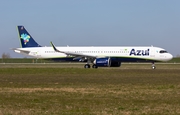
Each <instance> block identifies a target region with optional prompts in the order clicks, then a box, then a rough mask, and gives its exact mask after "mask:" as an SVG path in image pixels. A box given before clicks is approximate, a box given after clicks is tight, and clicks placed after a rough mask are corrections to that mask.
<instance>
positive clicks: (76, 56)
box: [51, 42, 97, 59]
mask: <svg viewBox="0 0 180 115" xmlns="http://www.w3.org/2000/svg"><path fill="white" fill-rule="evenodd" d="M51 45H52V47H53V49H54V51H56V52H59V53H64V54H66V55H69V56H75V58H74V59H77V58H84V57H86V58H96V57H97V56H94V55H87V54H83V53H74V52H69V51H61V50H58V49H57V48H56V47H55V45H54V44H53V43H52V42H51Z"/></svg>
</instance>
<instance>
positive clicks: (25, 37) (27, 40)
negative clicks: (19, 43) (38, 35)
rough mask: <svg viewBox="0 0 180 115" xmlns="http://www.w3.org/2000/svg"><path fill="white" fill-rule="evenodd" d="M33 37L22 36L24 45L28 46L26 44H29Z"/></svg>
mask: <svg viewBox="0 0 180 115" xmlns="http://www.w3.org/2000/svg"><path fill="white" fill-rule="evenodd" d="M30 38H31V37H30V36H29V35H27V34H21V39H23V40H24V44H25V45H26V43H28V42H29V39H30Z"/></svg>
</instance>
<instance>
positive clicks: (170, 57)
mask: <svg viewBox="0 0 180 115" xmlns="http://www.w3.org/2000/svg"><path fill="white" fill-rule="evenodd" d="M172 58H173V55H172V54H170V53H169V54H168V55H167V61H169V60H171V59H172Z"/></svg>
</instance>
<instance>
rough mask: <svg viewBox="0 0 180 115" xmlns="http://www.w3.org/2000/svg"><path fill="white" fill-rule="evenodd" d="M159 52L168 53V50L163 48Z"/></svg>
mask: <svg viewBox="0 0 180 115" xmlns="http://www.w3.org/2000/svg"><path fill="white" fill-rule="evenodd" d="M159 53H168V52H167V51H165V50H161V51H159Z"/></svg>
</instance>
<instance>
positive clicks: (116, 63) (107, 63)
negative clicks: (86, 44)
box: [94, 58, 121, 67]
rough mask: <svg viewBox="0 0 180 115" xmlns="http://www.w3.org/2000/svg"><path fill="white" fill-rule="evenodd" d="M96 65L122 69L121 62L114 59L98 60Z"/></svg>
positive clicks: (95, 61)
mask: <svg viewBox="0 0 180 115" xmlns="http://www.w3.org/2000/svg"><path fill="white" fill-rule="evenodd" d="M94 64H95V65H96V66H97V67H120V66H121V62H119V61H118V60H116V59H113V58H96V59H95V60H94Z"/></svg>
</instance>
